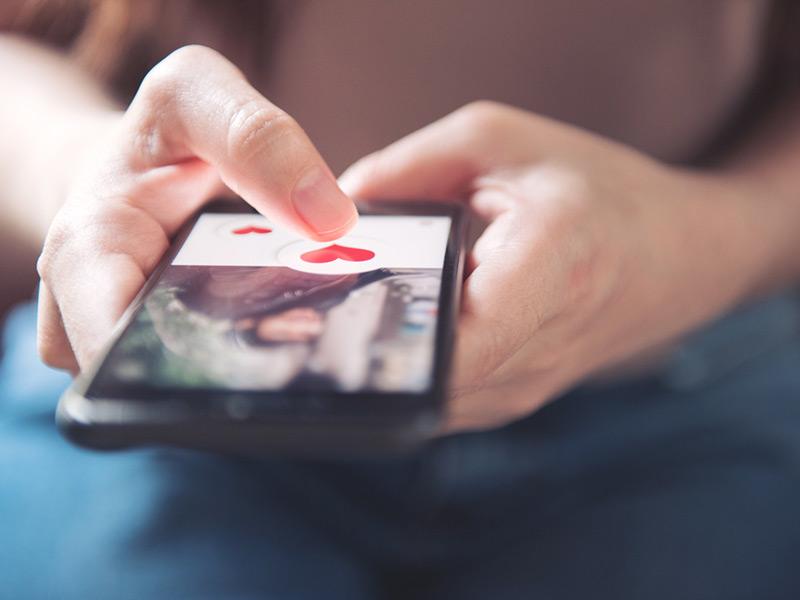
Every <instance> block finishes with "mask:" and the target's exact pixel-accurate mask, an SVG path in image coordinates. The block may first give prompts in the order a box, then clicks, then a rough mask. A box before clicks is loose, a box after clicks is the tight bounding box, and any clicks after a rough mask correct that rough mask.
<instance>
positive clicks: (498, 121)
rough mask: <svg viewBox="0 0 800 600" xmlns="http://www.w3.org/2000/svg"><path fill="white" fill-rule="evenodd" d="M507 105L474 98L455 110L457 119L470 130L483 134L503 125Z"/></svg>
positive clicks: (506, 118)
mask: <svg viewBox="0 0 800 600" xmlns="http://www.w3.org/2000/svg"><path fill="white" fill-rule="evenodd" d="M508 111H509V109H508V107H507V106H505V105H504V104H500V103H499V102H494V101H492V100H476V101H474V102H470V103H469V104H467V105H465V106H463V107H461V108H460V109H458V110H457V111H456V113H455V114H456V117H457V119H458V120H459V121H460V122H461V123H462V124H463V125H464V126H466V127H468V128H469V129H470V130H471V131H473V132H475V133H477V134H485V133H491V132H494V131H497V130H498V129H500V128H502V127H505V124H506V123H507V122H508Z"/></svg>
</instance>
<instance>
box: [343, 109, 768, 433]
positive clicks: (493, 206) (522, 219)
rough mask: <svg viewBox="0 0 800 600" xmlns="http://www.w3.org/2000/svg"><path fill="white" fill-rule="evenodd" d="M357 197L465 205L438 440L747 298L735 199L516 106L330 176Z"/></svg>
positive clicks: (475, 114) (740, 211) (746, 224)
mask: <svg viewBox="0 0 800 600" xmlns="http://www.w3.org/2000/svg"><path fill="white" fill-rule="evenodd" d="M340 183H341V185H342V187H343V189H345V190H346V191H347V192H348V193H350V194H352V195H354V196H355V197H359V196H360V197H368V198H387V199H391V198H454V197H468V198H469V200H470V204H471V206H472V207H473V209H474V210H475V211H476V212H477V213H478V214H479V215H480V216H482V217H483V218H484V219H485V220H486V221H488V226H487V227H486V229H485V231H484V232H483V234H482V235H481V237H480V238H479V239H478V241H477V243H476V244H475V247H474V249H473V251H472V254H471V257H470V264H469V268H468V277H467V279H466V281H465V283H464V290H463V292H464V293H463V311H462V315H461V319H460V323H459V329H458V342H457V350H456V361H455V363H456V364H455V372H454V377H453V383H452V390H453V398H452V400H451V402H450V408H449V410H450V418H449V424H448V428H449V429H450V430H451V431H452V430H459V429H481V428H487V427H493V426H497V425H501V424H504V423H507V422H510V421H513V420H515V419H518V418H520V417H523V416H525V415H527V414H529V413H531V412H533V411H534V410H536V409H537V408H539V407H540V406H542V404H543V403H545V402H546V401H547V400H549V399H551V398H553V397H554V395H556V394H557V393H559V392H560V391H563V390H565V389H566V388H568V387H569V386H571V385H574V384H575V383H576V382H578V381H579V380H581V379H583V378H585V377H587V376H588V375H590V374H593V373H596V372H598V371H599V370H601V369H605V368H609V367H611V366H613V365H615V364H618V363H619V362H620V361H623V360H625V359H628V358H630V357H632V356H633V355H635V354H637V353H639V352H641V351H643V350H645V349H648V348H652V347H654V346H656V345H659V344H663V343H665V342H668V341H670V340H672V339H674V338H675V337H676V336H678V335H680V334H682V333H684V332H686V331H687V330H689V329H691V328H692V327H695V326H697V325H698V324H700V323H701V322H703V321H704V320H707V319H709V318H711V317H713V316H715V315H716V314H718V313H719V312H721V311H722V310H724V309H725V308H727V307H729V306H730V305H731V304H732V303H734V302H736V301H737V300H739V299H740V298H742V297H743V296H744V295H746V294H747V293H749V292H750V291H751V290H752V289H753V288H754V286H755V285H756V283H755V282H756V280H757V277H758V274H759V272H760V270H762V269H763V266H764V264H765V261H766V258H765V252H764V251H762V248H761V247H760V246H759V245H758V243H757V242H755V243H754V241H753V239H754V236H753V235H752V233H753V231H754V226H753V225H752V223H753V221H755V220H757V218H756V214H757V213H756V212H755V211H754V210H753V208H752V207H753V206H755V205H756V204H757V203H752V202H750V200H751V199H750V198H749V197H745V196H744V193H743V192H742V191H740V189H739V188H738V187H733V186H730V185H727V184H726V183H725V182H724V181H723V180H722V179H720V178H716V177H712V176H705V175H700V174H694V173H689V172H684V171H679V170H677V169H673V168H670V167H668V166H666V165H662V164H659V163H657V162H655V161H653V160H651V159H649V158H647V157H645V156H643V155H641V154H638V153H637V152H635V151H633V150H631V149H629V148H626V147H623V146H621V145H619V144H617V143H613V142H611V141H608V140H604V139H602V138H599V137H596V136H594V135H591V134H589V133H587V132H584V131H581V130H578V129H575V128H572V127H569V126H566V125H563V124H559V123H556V122H553V121H550V120H547V119H544V118H541V117H538V116H535V115H532V114H529V113H525V112H523V111H520V110H516V109H512V108H509V107H505V106H501V105H496V104H492V103H477V104H474V105H469V106H467V107H466V108H464V109H461V110H459V111H457V112H455V113H453V114H452V115H450V116H448V117H446V118H444V119H442V120H441V121H439V122H437V123H434V124H433V125H430V126H428V127H426V128H425V129H422V130H421V131H418V132H416V133H414V134H412V135H410V136H409V137H407V138H405V139H403V140H401V141H399V142H397V143H395V144H393V145H391V146H389V147H388V148H386V149H384V150H381V151H379V152H376V153H375V154H373V155H371V156H368V157H366V158H364V159H362V160H361V161H359V162H358V163H356V164H355V165H354V166H353V167H351V168H350V169H349V170H348V171H347V172H346V173H345V174H344V175H343V176H342V178H341V179H340Z"/></svg>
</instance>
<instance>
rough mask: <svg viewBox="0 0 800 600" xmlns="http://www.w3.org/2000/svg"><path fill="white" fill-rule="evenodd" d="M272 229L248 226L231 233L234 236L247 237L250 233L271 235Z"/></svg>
mask: <svg viewBox="0 0 800 600" xmlns="http://www.w3.org/2000/svg"><path fill="white" fill-rule="evenodd" d="M271 231H272V229H270V228H269V227H257V226H256V225H246V226H245V227H239V229H234V230H233V231H231V233H232V234H234V235H247V234H248V233H260V234H264V233H270V232H271Z"/></svg>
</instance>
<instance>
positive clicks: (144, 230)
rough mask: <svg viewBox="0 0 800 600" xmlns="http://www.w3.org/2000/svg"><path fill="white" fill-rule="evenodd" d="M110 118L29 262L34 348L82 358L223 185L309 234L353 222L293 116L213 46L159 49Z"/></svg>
mask: <svg viewBox="0 0 800 600" xmlns="http://www.w3.org/2000/svg"><path fill="white" fill-rule="evenodd" d="M109 121H110V125H109V127H108V128H107V131H106V132H105V135H104V136H103V139H102V140H100V141H99V142H98V143H97V144H96V147H95V148H94V149H93V151H92V152H91V153H90V159H89V160H87V161H85V165H84V168H83V170H82V172H81V173H79V174H77V175H76V177H75V182H74V184H73V185H72V187H71V189H70V191H69V193H68V195H67V199H66V201H65V203H64V205H63V207H62V208H61V209H60V210H59V212H58V214H57V215H56V217H55V219H54V220H53V223H52V225H51V226H50V229H49V231H48V234H47V238H46V241H45V244H44V249H43V251H42V255H41V257H40V259H39V263H38V269H39V274H40V276H41V280H42V282H41V287H40V298H39V332H38V337H39V351H40V354H41V355H42V358H43V360H44V361H45V362H46V363H48V364H50V365H52V366H56V367H59V368H64V369H70V370H72V371H73V372H74V371H77V370H79V369H80V368H81V367H85V366H86V364H87V362H88V361H89V360H91V358H92V357H93V356H94V355H95V354H96V353H97V351H98V350H99V348H100V347H101V346H102V344H103V343H104V342H105V340H106V339H107V337H108V335H109V333H110V331H111V329H112V327H113V326H114V324H115V323H116V321H117V320H118V318H119V317H120V315H121V314H122V311H123V310H124V309H125V308H126V307H127V305H128V304H129V303H130V301H131V300H132V298H133V296H134V295H135V294H136V293H137V291H138V290H139V289H140V288H141V287H142V285H143V284H144V281H145V279H146V277H147V275H148V274H149V273H150V271H152V269H153V268H154V267H155V265H156V263H157V262H158V259H159V258H160V257H161V255H162V254H163V253H164V251H165V250H166V248H167V246H168V243H169V238H170V236H171V235H172V234H173V233H174V232H175V231H176V229H177V228H178V227H179V226H180V225H181V224H182V223H183V222H184V221H185V220H186V218H187V217H189V216H190V215H191V214H192V213H193V212H194V211H195V210H197V209H198V208H199V207H200V206H201V205H202V204H203V203H204V202H205V201H206V200H207V199H209V198H210V197H211V196H213V195H214V194H215V193H217V192H218V191H220V190H221V189H224V186H223V184H224V185H226V186H227V187H229V188H230V189H232V190H233V191H234V192H236V193H237V194H239V195H240V196H241V197H242V198H244V199H245V200H246V201H247V202H248V203H250V204H251V205H252V206H254V207H255V208H256V209H257V210H259V211H260V212H262V213H263V214H264V215H266V216H268V217H269V218H270V219H273V220H274V221H277V222H279V223H282V224H284V225H286V226H289V227H291V228H293V229H295V230H296V231H299V232H300V233H302V234H304V235H306V236H308V237H310V238H313V239H317V240H329V239H334V238H337V237H339V236H340V235H342V234H344V233H345V232H346V231H348V230H349V229H350V228H351V227H352V226H353V225H354V224H355V222H356V219H357V213H356V210H355V206H354V204H353V203H352V202H351V201H350V200H349V199H348V198H347V196H345V195H344V194H343V193H342V191H341V190H340V189H339V188H338V186H337V184H336V180H335V178H334V177H333V175H332V174H331V172H330V169H329V168H328V167H327V166H326V165H325V163H324V161H323V160H322V158H321V157H320V156H319V154H318V152H317V151H316V149H315V148H314V147H313V145H312V144H311V142H310V141H309V139H308V137H307V136H306V135H305V133H304V132H303V130H302V129H301V128H300V126H299V125H298V124H297V123H296V122H295V121H294V120H293V119H292V118H291V117H289V116H288V115H287V114H286V113H284V112H283V111H281V110H280V109H279V108H277V107H276V106H274V105H273V104H271V103H270V102H269V101H268V100H266V99H265V98H263V97H262V96H261V95H260V94H259V93H258V92H256V90H254V89H253V88H252V87H250V85H249V84H248V83H247V81H246V80H245V78H244V76H243V75H242V74H241V72H239V71H238V69H236V68H235V67H234V66H233V65H232V64H230V63H229V62H228V61H227V60H225V59H224V58H223V57H222V56H220V55H219V54H218V53H216V52H214V51H213V50H210V49H208V48H203V47H200V46H189V47H185V48H182V49H180V50H178V51H176V52H174V53H173V54H171V55H170V56H168V57H167V58H166V59H164V60H163V61H162V62H161V63H160V64H159V65H157V66H156V67H155V68H154V69H153V70H152V71H151V72H150V73H149V74H148V75H147V77H146V78H145V79H144V81H143V82H142V85H141V88H140V89H139V92H138V93H137V95H136V97H135V98H134V100H133V102H132V103H131V105H130V107H129V108H128V110H127V111H126V112H125V113H124V114H122V113H120V114H119V115H118V118H114V119H110V120H109Z"/></svg>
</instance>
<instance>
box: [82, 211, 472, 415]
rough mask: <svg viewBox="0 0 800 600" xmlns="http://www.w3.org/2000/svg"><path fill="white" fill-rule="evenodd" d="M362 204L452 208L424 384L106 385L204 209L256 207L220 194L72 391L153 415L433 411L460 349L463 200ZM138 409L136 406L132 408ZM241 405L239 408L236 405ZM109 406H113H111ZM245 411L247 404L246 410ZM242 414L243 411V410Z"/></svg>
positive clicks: (184, 231) (179, 239)
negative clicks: (373, 387)
mask: <svg viewBox="0 0 800 600" xmlns="http://www.w3.org/2000/svg"><path fill="white" fill-rule="evenodd" d="M358 205H359V212H360V213H361V214H364V215H420V216H425V215H428V216H447V217H450V219H451V227H450V232H449V236H448V240H447V246H446V251H445V257H444V262H443V265H442V283H441V289H440V294H439V306H438V319H437V325H436V335H435V341H434V344H435V348H434V358H433V373H432V379H431V381H432V383H431V386H430V388H429V389H428V390H426V391H424V392H414V393H405V392H374V391H367V392H339V391H334V390H330V391H302V390H291V391H289V390H239V389H237V390H219V389H217V388H208V389H206V388H155V387H150V386H147V385H141V384H131V383H122V382H115V384H114V385H100V384H99V383H98V382H97V381H96V375H97V374H98V373H99V372H100V370H101V369H102V368H103V365H104V363H105V361H106V359H107V356H108V353H109V352H110V350H111V349H112V348H113V347H114V346H115V345H116V344H117V343H118V342H119V340H120V339H121V338H122V336H123V335H124V334H125V332H126V331H127V330H128V328H129V327H130V325H131V323H132V322H133V319H134V317H135V316H136V314H137V313H138V311H139V310H141V309H142V307H143V304H144V299H145V298H146V296H147V294H148V293H149V292H150V291H151V290H152V289H153V287H154V286H155V285H156V284H157V283H158V281H159V279H160V277H161V275H162V273H163V272H164V270H165V269H166V268H167V267H168V266H169V265H170V264H171V263H172V261H173V259H174V257H175V256H176V254H177V253H178V251H179V250H180V248H181V247H182V245H183V243H184V241H185V240H186V238H187V236H188V235H189V233H190V232H191V230H192V228H193V227H194V224H195V222H196V221H197V219H198V218H199V216H200V215H201V214H204V213H209V212H210V213H255V210H254V209H252V208H251V207H250V206H249V205H247V204H246V203H244V202H243V201H231V200H217V201H214V202H211V203H209V204H207V205H206V206H204V207H203V208H202V209H201V210H200V211H198V213H197V214H196V215H195V216H194V217H193V218H192V219H190V220H189V221H188V222H187V223H186V224H185V225H184V226H183V227H182V228H181V230H180V231H179V232H178V233H177V234H176V236H175V237H174V239H173V242H172V244H171V245H170V248H169V250H168V251H167V252H166V253H165V255H164V256H163V257H162V259H161V260H160V262H159V264H158V266H157V267H156V269H155V270H154V271H153V273H152V274H151V276H150V277H149V278H148V280H147V282H146V284H145V285H144V287H143V288H142V290H141V291H140V292H139V294H138V295H137V296H136V298H135V299H134V300H133V301H132V303H131V305H130V306H129V307H128V309H127V310H126V312H125V314H124V315H123V317H122V318H121V319H120V323H119V324H118V326H117V328H116V329H115V332H114V335H113V336H112V339H111V341H110V342H109V343H108V344H107V346H106V348H105V351H104V352H103V353H102V357H101V358H100V359H99V360H97V361H96V362H95V364H94V365H93V368H91V369H90V370H89V371H87V373H86V374H85V375H82V376H81V377H80V378H79V379H78V380H76V382H75V384H74V386H73V391H74V392H77V393H78V394H80V395H81V396H83V397H84V398H85V399H86V400H87V401H88V402H89V404H90V405H91V404H93V403H102V404H103V405H104V406H106V407H107V406H108V405H109V404H112V405H114V404H116V405H121V406H122V405H124V406H126V407H127V408H129V409H131V410H127V411H126V410H121V411H118V414H119V415H121V416H120V418H121V419H122V418H124V417H123V416H122V415H125V414H133V412H135V413H136V414H137V415H138V418H140V419H141V418H145V420H146V418H147V416H148V415H149V414H151V413H152V416H153V418H156V417H157V416H158V415H159V414H160V415H161V416H163V415H171V417H170V418H172V419H174V418H175V415H180V414H181V413H184V412H186V413H191V414H192V416H193V417H197V416H198V415H199V414H201V413H202V414H205V415H208V416H218V415H226V414H230V413H231V406H236V407H243V406H244V407H246V418H247V419H259V418H267V419H273V420H274V419H285V418H292V419H295V418H298V417H305V418H315V419H319V418H322V417H324V418H331V417H333V418H335V417H341V418H344V419H348V420H385V419H392V418H397V417H403V418H410V417H412V416H413V415H414V414H416V413H419V412H420V411H423V412H425V413H426V414H428V415H429V416H430V414H431V412H432V411H433V412H436V413H438V412H440V411H441V408H442V405H443V403H444V399H445V393H446V389H447V380H448V376H449V367H450V358H451V355H452V352H453V344H454V333H455V323H456V319H457V316H458V315H457V312H458V302H459V296H460V290H461V278H462V271H463V254H464V253H463V243H464V237H465V235H464V233H465V232H464V227H465V218H464V209H463V207H462V206H461V204H460V203H457V202H442V201H436V202H432V201H430V202H429V201H397V200H391V201H380V202H377V201H361V202H359V203H358ZM133 409H135V411H134V410H133ZM237 410H238V409H237ZM106 412H107V411H106ZM239 412H241V411H239ZM238 416H239V417H241V415H238Z"/></svg>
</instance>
